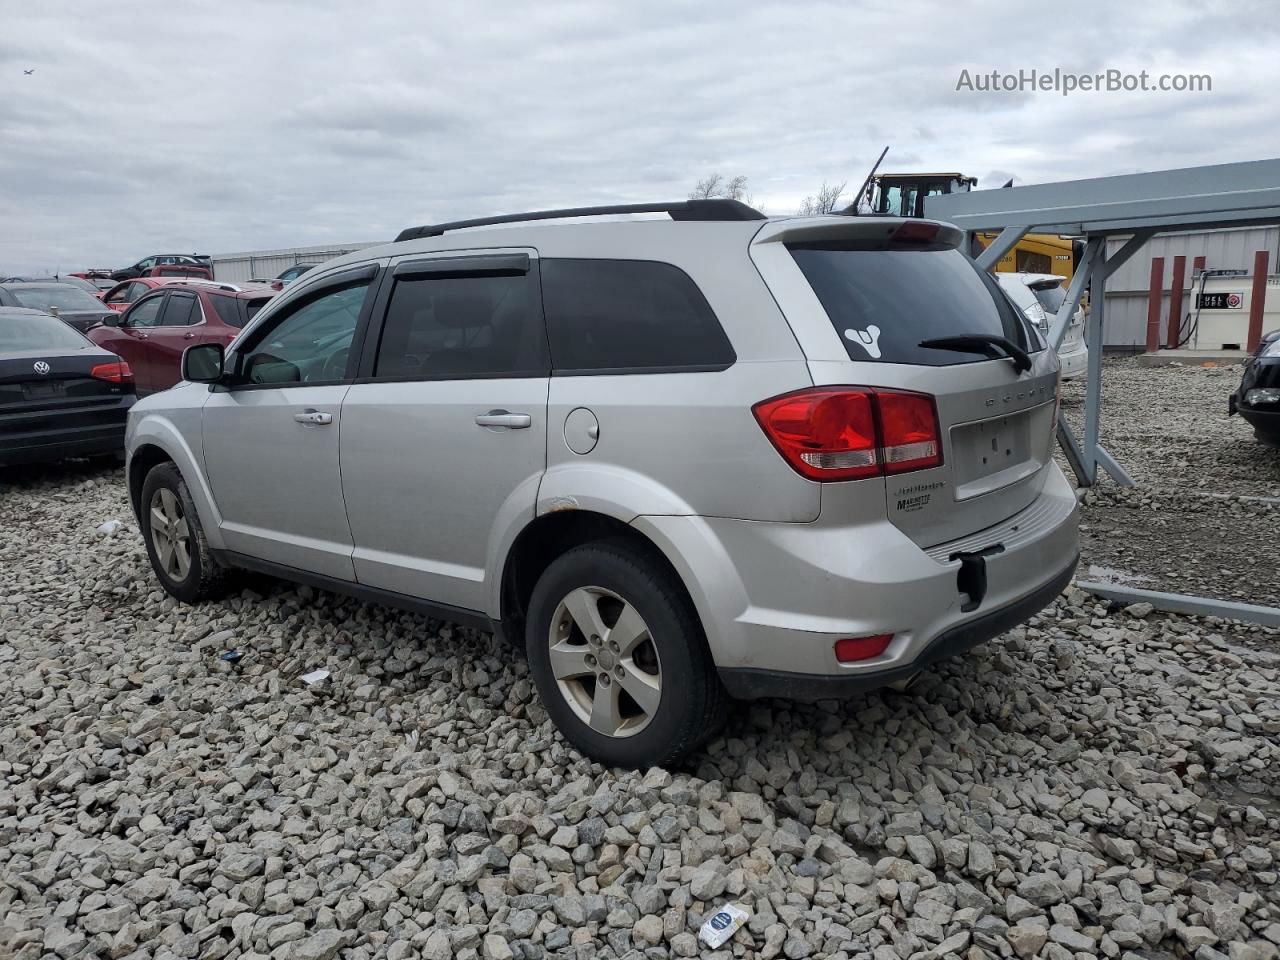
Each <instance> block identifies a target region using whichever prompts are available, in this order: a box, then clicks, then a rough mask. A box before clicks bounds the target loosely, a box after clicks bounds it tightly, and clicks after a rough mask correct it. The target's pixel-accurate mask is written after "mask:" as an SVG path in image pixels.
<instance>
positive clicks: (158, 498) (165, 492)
mask: <svg viewBox="0 0 1280 960" xmlns="http://www.w3.org/2000/svg"><path fill="white" fill-rule="evenodd" d="M151 542H152V544H153V545H154V546H155V551H156V558H157V559H158V560H159V561H160V569H161V570H163V571H164V572H165V574H166V575H167V576H168V577H170V578H171V579H173V580H175V581H177V582H179V583H180V582H182V581H183V580H185V579H187V574H188V573H189V572H190V571H191V530H190V528H189V527H188V526H187V517H186V513H185V512H184V511H183V509H182V501H181V500H180V499H179V498H178V495H177V493H175V492H174V491H173V490H171V489H170V488H168V487H161V488H160V489H158V490H157V491H156V492H155V493H154V494H152V496H151Z"/></svg>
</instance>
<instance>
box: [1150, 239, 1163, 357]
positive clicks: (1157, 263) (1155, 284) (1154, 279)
mask: <svg viewBox="0 0 1280 960" xmlns="http://www.w3.org/2000/svg"><path fill="white" fill-rule="evenodd" d="M1163 299H1164V257H1152V258H1151V289H1150V291H1149V292H1148V293H1147V353H1155V352H1156V351H1157V350H1159V349H1160V307H1161V305H1162V304H1161V302H1160V301H1161V300H1163Z"/></svg>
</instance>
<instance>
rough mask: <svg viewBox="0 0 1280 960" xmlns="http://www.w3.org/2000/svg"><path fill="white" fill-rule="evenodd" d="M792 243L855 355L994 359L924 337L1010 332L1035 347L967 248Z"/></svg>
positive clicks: (937, 360)
mask: <svg viewBox="0 0 1280 960" xmlns="http://www.w3.org/2000/svg"><path fill="white" fill-rule="evenodd" d="M788 249H790V251H791V255H792V256H793V257H794V258H795V261H796V263H797V264H798V265H799V267H800V270H801V271H802V272H803V273H804V275H805V278H806V279H807V280H808V281H809V285H810V286H811V287H813V292H814V293H815V294H817V296H818V299H819V300H820V301H821V302H822V306H823V308H824V309H825V310H826V312H827V316H828V317H829V318H830V319H831V322H832V324H833V325H834V326H835V328H836V332H837V333H838V334H839V335H840V340H841V342H842V343H843V344H844V347H845V350H846V351H848V354H849V358H850V359H851V360H869V361H873V362H874V361H879V362H881V363H912V364H923V365H925V366H938V367H941V366H948V365H951V364H955V363H975V362H978V361H983V360H986V359H988V358H987V357H986V356H985V355H984V354H980V353H975V354H966V353H957V352H955V351H951V350H935V349H931V348H928V347H921V346H920V341H921V340H928V339H931V338H933V337H950V336H957V335H959V334H964V333H984V334H992V335H995V336H1002V337H1008V338H1009V339H1010V340H1012V341H1013V342H1014V343H1016V344H1017V345H1018V346H1020V347H1023V348H1024V349H1027V348H1028V347H1029V346H1030V347H1031V348H1032V349H1034V348H1035V344H1034V343H1033V342H1031V343H1029V341H1028V334H1027V328H1026V325H1025V324H1024V323H1023V321H1022V318H1021V317H1020V316H1019V315H1018V313H1017V311H1016V310H1015V309H1014V308H1013V305H1012V304H1011V303H1010V302H1009V300H1008V298H1007V297H1005V296H1004V294H1002V293H1001V292H1000V288H999V287H998V286H997V284H996V281H995V280H994V279H993V278H992V277H991V275H990V274H989V273H987V272H986V271H982V270H979V269H978V268H977V267H975V266H974V264H973V261H972V260H970V259H969V258H968V257H966V256H965V255H964V254H963V253H961V252H960V251H959V250H955V249H953V248H951V247H944V246H934V245H925V246H920V247H907V246H903V247H897V248H893V249H887V250H886V249H875V248H871V247H869V246H867V245H866V244H857V243H826V244H790V245H789V247H788Z"/></svg>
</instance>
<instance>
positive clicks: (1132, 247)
mask: <svg viewBox="0 0 1280 960" xmlns="http://www.w3.org/2000/svg"><path fill="white" fill-rule="evenodd" d="M1156 232H1157V231H1156V230H1155V229H1154V228H1147V229H1143V230H1135V231H1133V236H1132V237H1130V238H1129V239H1128V240H1126V241H1125V243H1124V245H1123V246H1121V247H1120V249H1119V250H1117V251H1116V252H1115V253H1113V254H1111V255H1110V256H1109V257H1107V270H1106V275H1105V276H1107V277H1109V276H1111V275H1112V274H1113V273H1115V272H1116V271H1117V270H1119V269H1120V267H1121V266H1122V265H1123V264H1124V262H1125V261H1126V260H1128V259H1129V258H1130V257H1132V256H1133V255H1134V254H1135V253H1137V252H1138V251H1139V250H1141V249H1142V247H1143V245H1144V244H1145V243H1146V242H1147V241H1148V240H1150V239H1151V238H1152V237H1154V236H1155V235H1156ZM1090 302H1092V298H1090Z"/></svg>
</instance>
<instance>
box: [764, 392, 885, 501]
mask: <svg viewBox="0 0 1280 960" xmlns="http://www.w3.org/2000/svg"><path fill="white" fill-rule="evenodd" d="M874 402H875V401H874V400H873V397H872V394H871V392H870V391H869V390H850V389H848V388H847V387H837V388H829V389H828V388H822V387H818V388H816V389H813V390H800V391H797V392H796V393H787V394H783V395H782V396H780V397H774V398H773V399H772V400H765V401H763V402H761V403H757V404H756V405H755V406H754V407H752V408H751V409H752V412H753V413H755V415H756V419H757V420H759V421H760V426H762V427H763V428H764V432H765V434H766V435H767V436H768V437H769V439H770V440H772V441H773V445H774V446H775V447H777V448H778V452H780V453H781V454H782V456H783V457H785V458H786V461H787V462H788V463H789V464H791V466H793V467H795V469H796V470H797V471H799V472H800V473H801V474H802V475H803V476H806V477H808V478H809V479H810V480H857V479H860V478H862V477H873V476H875V475H876V474H878V473H879V472H880V451H879V444H877V443H876V423H875V414H874V412H873V411H872V404H873V403H874Z"/></svg>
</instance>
